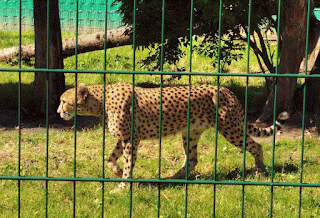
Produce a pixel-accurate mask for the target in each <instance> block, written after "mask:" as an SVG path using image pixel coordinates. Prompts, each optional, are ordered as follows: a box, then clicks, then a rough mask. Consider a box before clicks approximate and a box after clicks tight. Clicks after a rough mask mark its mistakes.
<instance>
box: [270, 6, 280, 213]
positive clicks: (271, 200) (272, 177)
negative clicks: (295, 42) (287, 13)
mask: <svg viewBox="0 0 320 218" xmlns="http://www.w3.org/2000/svg"><path fill="white" fill-rule="evenodd" d="M280 24H281V0H278V15H277V39H278V41H277V53H276V67H275V73H276V74H278V73H279V68H278V67H279V53H280V43H279V41H280V27H281V25H280ZM277 81H278V78H277V77H276V78H275V83H274V101H273V105H274V107H273V125H275V122H276V116H275V114H276V113H277V97H276V96H277V90H278V88H277V85H278V84H277ZM275 144H276V134H275V131H274V133H273V136H272V157H271V182H272V183H273V182H274V162H275ZM273 198H274V186H271V187H270V218H272V217H273Z"/></svg>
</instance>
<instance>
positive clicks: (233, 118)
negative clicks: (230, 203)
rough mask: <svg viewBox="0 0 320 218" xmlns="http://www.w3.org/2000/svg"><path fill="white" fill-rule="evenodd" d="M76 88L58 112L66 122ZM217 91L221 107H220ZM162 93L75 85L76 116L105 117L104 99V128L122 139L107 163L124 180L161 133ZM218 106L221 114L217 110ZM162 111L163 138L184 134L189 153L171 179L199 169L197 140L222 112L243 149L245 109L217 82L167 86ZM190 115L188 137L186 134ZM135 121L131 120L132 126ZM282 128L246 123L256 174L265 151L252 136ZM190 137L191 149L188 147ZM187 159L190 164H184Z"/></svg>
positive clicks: (225, 128) (223, 123)
mask: <svg viewBox="0 0 320 218" xmlns="http://www.w3.org/2000/svg"><path fill="white" fill-rule="evenodd" d="M104 89H105V95H104V93H103V92H104ZM75 90H76V89H75V88H72V89H69V90H67V91H66V92H65V93H63V94H62V95H61V97H60V105H59V108H58V111H57V112H58V113H60V116H61V118H63V119H65V120H69V119H71V118H72V117H73V116H74V113H75V109H74V107H75ZM218 92H219V94H218V98H219V100H218V102H219V105H218V107H217V93H218ZM133 93H134V95H133ZM160 95H161V91H160V88H141V87H137V86H135V87H134V88H133V86H132V85H131V84H129V83H115V84H110V85H106V86H104V85H86V84H80V85H79V86H78V87H77V98H76V99H77V104H76V105H77V115H83V116H96V117H102V116H103V108H104V107H103V102H105V117H106V121H105V123H106V126H107V128H108V130H109V132H110V134H111V135H113V136H115V137H117V138H118V142H117V144H116V146H115V148H114V150H113V152H112V153H111V155H110V157H109V159H108V167H109V168H110V169H111V170H112V171H113V172H114V173H115V174H116V175H117V176H118V177H120V178H123V179H128V178H130V173H131V171H132V170H133V167H134V165H135V162H136V159H137V150H138V145H139V142H140V140H144V139H155V138H158V137H159V134H160V133H159V115H160ZM104 96H105V101H104ZM133 96H134V97H133ZM132 98H133V99H132ZM189 98H190V105H189V112H188V100H189ZM132 105H134V107H132ZM217 109H218V113H216V110H217ZM161 110H162V112H161V115H162V120H161V123H162V124H161V137H165V136H167V135H172V134H177V133H179V132H181V133H182V139H183V148H184V152H185V161H184V163H183V165H182V167H181V169H180V170H179V171H178V172H177V173H176V174H174V175H173V176H171V177H169V178H170V179H181V178H184V177H185V175H186V168H187V169H188V173H189V172H190V171H192V170H193V169H194V168H195V166H196V165H197V163H198V159H197V145H198V140H199V138H200V136H201V134H202V133H203V132H204V131H205V130H206V129H208V128H212V127H214V126H215V123H216V122H215V120H216V118H215V117H216V114H217V115H218V118H217V120H218V130H219V132H220V133H221V134H222V135H223V136H224V137H225V138H226V139H227V141H229V142H230V143H231V144H233V145H235V146H236V147H238V148H242V147H243V144H244V110H243V108H242V106H241V104H240V102H239V100H238V99H237V97H236V96H235V95H234V94H233V93H232V92H231V91H230V90H229V89H227V88H224V87H219V89H218V87H217V86H214V85H210V84H202V85H193V86H191V87H190V89H189V87H188V86H181V87H165V88H163V89H162V108H161ZM132 113H133V115H134V116H132ZM188 114H189V122H190V125H189V139H188V137H187V135H188V127H187V120H188ZM132 119H133V122H132ZM131 123H133V129H132V130H131V126H132V124H131ZM280 126H281V123H280V122H278V121H277V122H276V124H275V125H274V126H273V125H272V126H269V127H267V128H258V127H256V126H254V125H253V124H250V123H249V124H247V127H248V128H247V136H246V143H245V146H246V151H248V152H249V153H250V154H251V155H252V156H253V157H254V159H255V168H256V170H257V171H258V172H262V173H263V172H265V165H264V163H263V150H262V147H261V145H260V144H259V143H257V142H255V141H254V140H253V139H252V137H251V136H270V135H272V134H273V131H274V130H279V129H280ZM131 135H132V136H133V138H132V140H131ZM188 140H189V149H188V150H187V141H188ZM132 144H133V145H132ZM131 153H132V154H131ZM187 154H188V155H187ZM121 155H124V169H123V170H122V169H121V168H120V167H119V166H118V165H117V163H116V162H117V160H118V159H119V157H120V156H121ZM187 157H188V160H187ZM187 163H188V167H186V165H187ZM124 187H125V183H124V182H122V183H120V185H119V188H121V189H122V188H124Z"/></svg>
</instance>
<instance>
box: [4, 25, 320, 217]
mask: <svg viewBox="0 0 320 218" xmlns="http://www.w3.org/2000/svg"><path fill="white" fill-rule="evenodd" d="M18 36H19V35H18V34H17V33H15V32H10V33H7V32H2V31H0V48H5V47H11V46H15V45H17V42H18V40H17V38H18ZM22 37H23V38H22V41H23V44H29V43H32V42H33V33H32V32H23V34H22ZM66 37H68V36H66ZM183 49H184V50H185V51H186V53H187V55H186V57H184V58H183V59H182V60H181V61H180V62H179V63H178V67H180V68H181V67H185V68H186V69H188V66H189V57H188V50H189V49H188V48H183ZM147 53H148V52H147V51H140V50H138V51H137V57H136V60H137V63H136V69H137V70H144V69H143V68H142V66H141V64H139V60H141V59H143V58H144V57H146V55H147ZM250 63H251V64H250V66H251V67H252V68H251V69H250V71H257V69H258V66H257V63H256V61H255V60H254V55H253V54H251V55H250ZM246 65H247V63H246V60H245V59H243V60H241V61H238V62H236V63H233V64H232V65H231V66H229V67H228V68H227V69H226V70H228V71H231V72H234V71H235V70H234V69H236V70H237V71H239V72H246ZM17 67H18V66H17V62H15V61H14V60H13V61H12V62H10V63H4V62H2V63H0V68H17ZM30 67H31V66H29V65H28V64H27V63H22V68H30ZM65 68H66V69H75V58H74V57H70V58H67V59H65ZM103 68H104V52H103V51H95V52H91V53H86V54H81V55H79V57H78V69H86V70H88V71H90V70H102V69H103ZM106 68H107V69H108V70H124V71H131V70H132V68H133V63H132V48H131V46H125V47H120V48H114V49H110V50H108V51H107V62H106ZM170 69H171V68H170V66H167V65H166V66H165V70H166V71H170ZM192 69H193V71H195V72H214V71H215V69H214V68H213V67H212V64H211V60H210V59H208V58H206V57H204V56H201V55H198V54H196V53H194V55H193V59H192ZM21 77H22V90H23V91H22V104H23V105H25V104H28V101H30V99H31V95H32V94H31V93H32V82H33V78H34V75H33V73H22V76H21ZM18 78H19V77H18V74H17V73H8V72H1V75H0V81H1V82H0V87H1V88H0V89H1V90H2V95H1V96H0V102H1V104H0V109H16V107H17V106H16V105H17V102H18V100H17V96H18V95H17V82H18ZM168 78H169V76H164V79H168ZM188 79H189V78H188V77H186V76H185V77H182V79H181V80H175V81H173V82H171V83H169V82H166V85H179V84H187V83H188ZM78 80H79V82H85V83H88V84H95V83H103V75H101V74H94V75H92V74H79V75H78ZM220 80H221V83H222V84H223V85H224V86H227V87H229V88H230V89H232V90H233V91H234V92H235V93H236V95H237V96H238V97H239V99H241V100H242V102H243V101H244V98H245V97H244V96H245V94H244V93H245V92H244V90H245V84H246V80H245V79H244V78H239V77H221V79H220ZM116 81H127V82H131V81H132V76H131V75H107V82H110V83H112V82H116ZM135 81H136V83H137V84H139V85H150V84H154V85H158V84H159V83H160V77H159V76H155V75H137V76H136V77H135ZM216 81H217V80H216V78H215V77H200V76H193V77H192V83H194V84H196V83H204V82H209V83H212V84H215V83H216ZM263 82H264V80H263V79H258V78H250V79H249V86H250V88H249V96H248V100H249V105H248V108H249V109H250V110H256V109H259V108H261V105H262V104H263V103H264V102H265V94H264V92H263V87H264V83H263ZM66 84H67V85H68V86H72V85H74V74H66ZM257 99H258V100H257ZM102 135H103V134H102V127H101V124H97V125H95V126H93V127H88V128H86V129H83V130H81V131H77V139H76V141H77V145H76V169H77V170H76V176H77V177H89V178H96V177H101V176H102V172H105V175H104V176H105V177H107V178H113V177H114V175H113V174H112V173H111V171H110V170H109V169H108V168H107V167H105V169H102V166H103V163H102V160H103V157H102V151H103V148H102V140H103V139H102ZM48 137H49V146H48V151H49V153H48V155H49V156H48V174H49V176H50V177H73V175H74V163H75V162H74V152H75V146H74V141H75V139H74V130H73V129H59V128H50V130H49V136H48ZM215 138H216V136H215V134H214V131H213V130H212V129H211V130H208V131H206V132H205V133H204V134H203V136H202V137H201V139H200V142H199V151H198V153H199V164H198V166H197V167H196V170H195V171H194V172H192V173H191V175H190V179H191V180H209V179H212V178H213V176H214V171H215V170H216V172H217V175H216V178H217V180H222V181H224V180H230V181H242V179H243V178H242V168H243V154H241V153H239V150H238V149H237V148H235V147H234V146H232V145H230V144H229V143H227V142H226V140H225V139H224V138H223V137H221V136H218V147H217V160H216V161H217V164H216V166H217V168H216V169H214V165H215V164H214V161H215V160H214V157H215V143H214V142H215ZM0 141H1V142H2V143H1V146H0V176H4V175H5V176H15V175H17V173H18V141H19V135H18V130H14V129H12V130H5V129H1V128H0ZM105 142H106V145H105V158H107V157H108V155H110V153H111V151H112V149H113V147H114V145H115V142H116V139H115V138H113V137H111V136H109V135H107V136H106V140H105ZM262 144H263V147H264V157H265V164H266V165H267V171H268V172H270V170H271V165H272V150H273V149H272V146H271V144H272V142H271V139H269V140H267V141H265V140H264V141H262ZM318 144H319V143H318V138H314V137H307V138H306V140H305V142H304V148H305V150H304V158H303V174H302V175H303V177H302V181H303V182H306V183H318V182H319V181H320V174H319V170H320V169H319V156H320V152H319V149H318ZM46 150H47V148H46V130H45V129H43V128H37V129H36V130H33V131H30V130H28V129H22V135H21V166H20V173H21V176H45V175H46V155H47V153H46ZM158 150H159V148H158V141H157V140H153V141H150V140H146V141H142V142H141V148H140V150H139V153H138V161H137V163H136V166H135V170H134V173H133V177H134V178H157V177H158V169H159V166H158V163H159V160H158V157H159V155H158ZM182 150H183V149H182V146H181V139H180V137H179V136H169V137H167V138H165V139H163V141H162V150H161V152H162V155H161V157H162V158H161V176H162V177H166V176H170V175H173V174H174V173H175V172H176V171H177V170H179V167H180V166H181V165H182V163H183V158H184V157H183V151H182ZM274 155H275V163H274V169H275V174H274V181H275V182H294V183H297V182H299V181H300V170H301V138H299V137H297V138H295V139H292V138H289V139H280V140H277V142H276V144H275V153H274ZM121 163H122V159H121V160H120V165H121ZM253 165H254V160H253V158H252V157H251V155H249V154H247V155H246V169H248V171H246V172H247V173H249V172H250V169H252V167H253ZM105 166H106V163H105ZM246 180H248V181H261V182H267V181H271V176H270V175H269V176H267V177H266V178H264V177H259V176H258V177H252V176H251V175H248V177H247V178H246ZM117 185H118V184H116V183H104V193H105V194H104V195H103V201H104V204H103V205H102V191H103V189H102V185H101V183H99V182H77V183H76V192H75V196H76V201H75V212H76V216H77V217H99V216H101V210H102V206H103V209H104V216H105V217H126V216H129V205H130V194H129V193H130V192H129V189H126V190H124V191H122V192H120V193H116V194H111V193H110V192H111V191H112V190H113V189H114V188H116V187H117ZM187 189H188V194H187V195H188V198H187V203H188V204H187V211H188V217H210V216H212V213H213V204H214V200H213V196H214V193H215V199H216V201H215V206H216V210H215V215H216V217H240V216H241V214H242V198H243V193H244V202H243V204H244V216H245V217H269V216H270V210H271V207H270V202H271V198H272V199H273V207H272V211H273V216H274V217H292V216H294V217H297V216H298V214H299V192H300V190H299V188H298V187H290V186H286V187H274V188H273V196H271V187H268V186H244V187H242V186H237V185H216V186H215V187H214V186H213V185H197V184H190V185H188V188H187ZM214 189H215V192H214ZM243 189H244V192H243ZM73 190H74V184H73V182H67V181H50V182H48V214H49V216H52V217H71V216H73V198H74V193H73ZM45 192H46V184H45V182H44V181H21V202H20V205H21V216H22V217H43V216H45V201H46V199H45V198H46V195H45ZM158 197H159V196H158V187H157V185H153V184H151V183H134V184H133V186H132V216H133V217H156V216H157V213H158ZM160 199H161V209H160V217H184V214H185V211H186V208H185V205H186V203H185V201H186V186H185V185H181V184H173V185H169V184H167V185H166V184H164V185H162V186H161V188H160ZM319 199H320V190H319V188H302V199H301V201H302V204H301V216H302V217H319V216H320V200H319ZM17 206H18V185H17V181H13V180H0V217H13V216H17V210H18V207H17Z"/></svg>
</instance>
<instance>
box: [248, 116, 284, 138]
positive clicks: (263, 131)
mask: <svg viewBox="0 0 320 218" xmlns="http://www.w3.org/2000/svg"><path fill="white" fill-rule="evenodd" d="M289 118H290V115H289V113H288V112H282V113H281V114H280V115H279V116H278V118H277V120H276V122H275V124H274V125H271V126H269V127H265V128H263V127H257V126H255V125H254V124H251V123H249V124H248V134H249V135H252V136H257V137H268V136H271V135H273V132H274V131H279V130H280V129H281V128H282V126H283V124H284V123H285V122H286V121H287V120H288V119H289Z"/></svg>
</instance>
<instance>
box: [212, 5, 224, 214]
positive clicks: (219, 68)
mask: <svg viewBox="0 0 320 218" xmlns="http://www.w3.org/2000/svg"><path fill="white" fill-rule="evenodd" d="M222 4H223V1H222V0H220V3H219V27H218V28H219V29H218V57H217V61H218V63H217V72H218V73H220V72H221V64H220V59H221V28H222ZM219 89H220V76H217V98H216V108H215V110H216V112H215V146H214V147H215V148H214V173H213V180H214V181H217V158H218V133H219V131H218V130H219V128H218V125H219ZM216 194H217V185H216V184H214V185H213V214H212V217H215V216H216Z"/></svg>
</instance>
